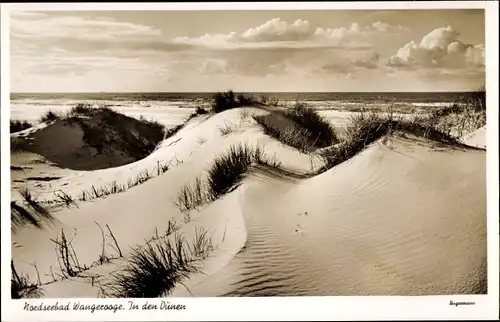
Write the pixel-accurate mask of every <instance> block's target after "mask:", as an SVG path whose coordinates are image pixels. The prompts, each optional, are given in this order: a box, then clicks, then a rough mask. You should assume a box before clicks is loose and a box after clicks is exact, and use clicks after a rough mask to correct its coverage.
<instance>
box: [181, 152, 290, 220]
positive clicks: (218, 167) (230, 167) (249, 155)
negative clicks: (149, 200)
mask: <svg viewBox="0 0 500 322" xmlns="http://www.w3.org/2000/svg"><path fill="white" fill-rule="evenodd" d="M252 163H256V164H265V165H269V166H272V167H275V168H278V167H279V166H280V163H279V162H278V161H277V160H276V156H275V155H274V156H272V157H270V156H268V155H266V154H265V152H264V150H263V148H262V147H260V146H258V145H257V146H256V147H251V146H250V145H248V144H239V145H233V146H231V147H230V148H229V151H228V152H226V153H224V154H222V155H219V156H218V157H216V158H215V160H214V161H213V163H212V165H211V166H210V168H209V169H208V176H207V178H206V181H205V180H203V179H201V178H199V177H198V178H196V179H195V181H194V183H193V184H191V185H189V184H188V185H186V186H184V187H183V188H182V189H181V191H180V192H179V194H178V197H177V199H176V201H175V202H174V203H175V205H176V206H177V207H178V208H179V210H180V211H182V212H189V211H190V210H192V209H196V208H197V207H199V206H201V205H203V204H205V203H209V202H213V201H215V200H217V199H218V198H220V197H221V196H222V195H224V194H226V193H228V192H230V191H231V190H232V189H234V188H235V187H236V185H237V184H238V183H239V182H240V181H241V179H242V177H243V175H244V174H245V173H246V172H247V170H248V168H249V166H250V165H251V164H252Z"/></svg>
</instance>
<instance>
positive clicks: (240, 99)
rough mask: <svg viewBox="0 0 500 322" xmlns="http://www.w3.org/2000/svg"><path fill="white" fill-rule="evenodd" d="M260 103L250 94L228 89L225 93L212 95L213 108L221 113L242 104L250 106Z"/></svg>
mask: <svg viewBox="0 0 500 322" xmlns="http://www.w3.org/2000/svg"><path fill="white" fill-rule="evenodd" d="M255 104H258V102H257V100H255V98H254V97H253V96H252V95H250V94H243V93H238V94H235V93H234V92H233V91H231V90H230V91H227V92H224V93H216V94H214V96H213V97H212V110H213V111H214V112H215V113H220V112H223V111H225V110H229V109H232V108H236V107H241V106H250V105H255Z"/></svg>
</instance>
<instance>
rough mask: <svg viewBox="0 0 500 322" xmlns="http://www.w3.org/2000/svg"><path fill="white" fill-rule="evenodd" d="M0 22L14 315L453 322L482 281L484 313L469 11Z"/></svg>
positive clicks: (484, 229) (478, 127)
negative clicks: (365, 315) (257, 315)
mask: <svg viewBox="0 0 500 322" xmlns="http://www.w3.org/2000/svg"><path fill="white" fill-rule="evenodd" d="M2 9H4V8H3V7H2ZM497 9H498V7H497ZM5 16H8V20H9V21H8V30H7V31H2V32H3V34H2V38H3V36H5V35H7V36H8V38H9V39H8V42H9V44H8V46H9V47H8V52H7V53H6V52H5V51H4V45H3V44H4V43H3V41H4V39H2V62H3V59H4V57H3V56H4V55H7V58H6V59H8V64H9V66H8V67H9V69H8V75H7V76H5V78H2V79H6V80H7V81H8V82H9V87H8V93H7V94H6V95H8V97H7V98H4V97H3V98H2V102H3V103H4V104H2V122H5V124H4V123H2V124H3V126H2V128H3V129H4V130H5V132H2V139H3V142H4V144H2V149H3V150H4V151H2V152H3V153H2V155H3V156H4V158H3V159H2V169H3V170H2V171H3V174H4V173H6V172H7V174H6V176H4V175H2V193H6V194H8V196H7V198H9V199H4V197H2V204H3V207H4V208H2V209H4V211H3V212H6V211H7V209H6V206H7V204H6V203H5V202H4V201H6V200H8V203H10V213H11V217H10V226H9V221H8V219H7V217H6V216H2V227H4V226H6V227H4V228H3V229H2V232H4V231H5V230H9V231H8V232H9V233H10V238H9V239H6V238H5V237H2V244H4V243H5V244H6V246H5V247H6V248H7V247H8V248H9V251H10V259H7V258H2V268H3V269H2V271H3V273H2V274H9V273H10V292H11V293H10V299H9V300H16V299H19V300H22V301H23V302H20V303H21V304H22V305H21V304H20V306H19V307H20V308H22V309H23V310H24V311H45V310H50V309H48V308H47V307H43V306H44V305H55V309H61V310H67V309H65V308H64V306H65V305H66V304H68V307H69V306H71V308H69V309H73V310H77V309H78V310H87V309H90V306H89V307H85V305H87V304H85V305H84V304H83V303H84V302H83V300H82V302H81V303H82V304H79V303H80V302H78V301H73V302H71V304H70V302H69V300H70V299H87V300H91V299H94V302H95V301H96V300H99V299H139V298H147V299H155V298H158V299H159V301H157V302H154V303H155V304H154V308H155V309H160V310H179V307H176V306H178V305H181V304H174V303H182V299H184V298H185V299H189V298H215V297H226V298H235V297H236V298H254V297H264V298H272V297H302V298H306V297H353V296H356V297H358V296H385V297H393V296H399V297H401V296H405V297H415V296H445V297H444V298H443V300H442V302H443V303H444V304H443V306H447V307H452V308H453V310H455V312H458V311H459V310H460V309H463V310H466V309H470V308H467V306H470V307H472V306H473V305H475V302H474V301H476V300H474V299H476V298H475V297H474V296H476V295H484V296H487V295H488V294H490V295H491V292H492V289H491V288H490V289H489V288H488V285H491V284H488V280H489V279H490V278H491V276H490V275H492V274H493V275H495V277H494V278H495V280H496V284H497V285H496V289H495V292H496V293H497V294H496V305H497V307H496V310H497V311H498V266H496V268H495V271H492V270H491V269H492V268H491V267H490V268H489V266H488V265H489V261H490V260H493V261H496V265H498V258H489V257H488V251H490V250H489V248H488V240H489V238H492V237H489V233H490V231H489V230H488V229H489V228H488V224H487V222H488V220H487V218H488V217H489V216H496V219H494V220H496V221H497V222H498V212H497V213H496V214H487V209H489V208H488V203H487V201H488V200H487V199H488V198H487V195H488V187H487V177H488V176H487V161H486V160H487V150H488V151H489V149H490V146H487V143H488V144H491V142H492V143H495V142H497V141H495V142H493V141H490V140H489V139H488V138H487V121H488V127H491V126H494V125H490V124H491V123H490V117H488V118H487V97H490V91H497V89H496V88H497V87H496V86H497V84H496V85H494V87H493V86H492V85H493V84H489V87H488V86H486V85H487V79H486V69H487V68H486V67H487V66H489V65H488V62H486V60H485V57H487V55H485V48H486V47H488V46H489V42H490V39H492V38H488V40H487V37H486V10H485V9H484V8H467V7H465V8H458V9H457V8H449V9H448V8H440V9H432V8H423V9H421V10H414V9H404V8H399V9H394V10H390V9H388V8H383V9H370V8H369V7H366V8H363V9H362V10H354V9H352V8H351V9H330V10H314V9H306V8H305V9H300V10H298V9H296V10H287V7H286V6H282V9H279V10H278V9H276V8H275V9H258V8H256V9H253V10H252V9H249V10H247V9H240V10H237V9H232V10H223V9H220V10H216V9H213V10H167V9H164V10H161V9H159V10H140V9H139V7H137V10H120V8H119V6H114V9H110V8H109V7H107V10H99V9H97V8H96V9H93V10H90V9H88V10H85V9H84V10H72V9H71V7H70V6H67V7H65V9H64V10H49V9H47V10H30V8H29V7H26V8H24V9H9V10H8V13H6V14H5ZM495 46H496V47H498V43H497V40H496V43H495ZM497 53H498V52H497ZM490 58H491V57H490ZM496 60H498V56H497V57H496ZM496 64H497V65H495V66H497V68H496V70H494V71H495V73H497V71H498V62H497V63H496ZM3 69H4V65H3V64H2V70H3ZM2 77H4V75H2ZM496 77H498V75H497V76H496ZM2 87H3V85H2ZM487 89H488V90H487ZM2 95H4V93H2ZM495 95H498V94H495ZM496 97H498V96H496ZM496 103H498V101H496ZM489 104H490V101H489V98H488V106H490V105H489ZM493 108H494V109H496V110H497V112H498V105H497V106H495V107H493ZM5 110H8V111H5ZM4 116H5V117H7V119H8V120H9V122H10V133H7V131H6V126H7V125H6V122H7V121H6V120H5V121H4ZM496 119H498V118H496ZM495 122H496V120H495ZM495 124H498V123H495ZM496 126H497V125H496ZM495 131H497V133H496V135H498V129H496V130H495ZM4 135H6V136H7V137H5V138H4V137H3V136H4ZM9 135H10V137H9ZM495 140H497V139H495ZM495 144H496V145H498V144H497V143H495ZM7 146H9V148H7ZM496 148H497V147H496V146H495V149H496ZM7 149H10V151H9V150H7ZM496 151H497V152H498V150H496ZM497 152H495V153H497ZM5 160H6V161H8V162H10V170H6V169H7V165H6V164H3V162H4V161H5ZM496 166H498V164H497V165H496ZM4 168H5V169H4ZM6 179H8V180H9V182H6ZM493 179H495V180H494V181H495V183H494V184H495V185H496V178H495V177H494V178H493ZM488 180H489V179H488ZM8 185H9V186H8ZM496 189H498V186H497V187H496ZM9 194H10V196H9ZM497 197H498V193H497ZM497 199H498V198H497ZM497 210H498V209H497ZM496 225H498V223H497V224H496ZM496 227H498V226H496ZM495 229H497V231H496V232H495V238H498V237H496V235H497V234H498V228H495ZM2 236H4V235H3V234H2ZM495 240H496V244H497V245H496V247H498V239H495ZM3 247H4V246H2V249H3ZM496 252H497V253H496V254H497V255H496V256H498V250H496ZM2 257H3V256H2ZM4 261H10V268H9V267H7V266H6V265H8V263H4ZM3 281H4V277H3V276H2V284H3ZM490 287H491V286H490ZM2 293H3V292H2ZM5 296H8V294H2V297H5ZM454 296H458V297H456V298H457V299H458V300H455V297H454ZM468 296H469V297H468ZM171 298H175V299H176V300H177V301H170V300H169V299H171ZM467 298H469V299H472V300H470V301H469V300H467ZM51 299H57V300H58V302H57V303H58V304H56V302H55V301H52V302H51ZM460 299H464V300H463V302H460V301H462V300H460ZM32 300H43V304H41V303H42V302H40V301H38V302H36V303H34V302H29V301H32ZM2 301H3V300H2ZM25 301H26V302H25ZM454 301H455V302H454ZM85 303H87V302H85ZM95 303H98V302H95ZM103 303H104V302H103ZM106 303H108V302H106ZM109 303H111V302H109ZM123 303H125V304H124V305H125V306H124V309H123V310H133V309H134V305H135V304H133V302H127V301H124V302H123ZM127 303H129V304H127ZM143 303H145V302H141V305H142V304H143ZM150 303H152V302H151V301H150ZM295 303H299V302H295ZM58 305H60V306H61V308H59V307H58ZM80 305H81V307H80ZM129 305H130V308H129ZM143 309H144V308H143ZM92 310H93V309H92ZM115 310H116V309H115ZM118 310H122V309H118ZM450 310H451V309H450ZM27 313H28V312H25V313H23V314H27ZM454 314H458V313H454ZM115 316H116V315H115Z"/></svg>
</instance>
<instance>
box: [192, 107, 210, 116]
mask: <svg viewBox="0 0 500 322" xmlns="http://www.w3.org/2000/svg"><path fill="white" fill-rule="evenodd" d="M207 113H208V111H207V110H206V109H204V108H203V107H199V106H198V107H197V108H196V111H195V114H196V115H203V114H207Z"/></svg>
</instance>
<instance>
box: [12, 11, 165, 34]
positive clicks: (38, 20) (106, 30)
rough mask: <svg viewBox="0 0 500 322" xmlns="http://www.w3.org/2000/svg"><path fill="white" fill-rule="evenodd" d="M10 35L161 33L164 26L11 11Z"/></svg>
mask: <svg viewBox="0 0 500 322" xmlns="http://www.w3.org/2000/svg"><path fill="white" fill-rule="evenodd" d="M10 26H11V37H17V38H25V39H26V38H28V39H30V38H39V37H42V38H72V37H77V38H79V39H101V40H112V39H117V38H120V39H124V38H137V37H145V36H160V35H161V30H159V29H156V28H153V27H151V26H147V25H141V24H134V23H130V22H120V21H115V20H113V19H111V18H107V17H100V18H93V19H90V18H86V17H80V16H53V15H48V14H44V13H36V12H34V13H33V12H15V13H13V14H12V15H11V25H10Z"/></svg>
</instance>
